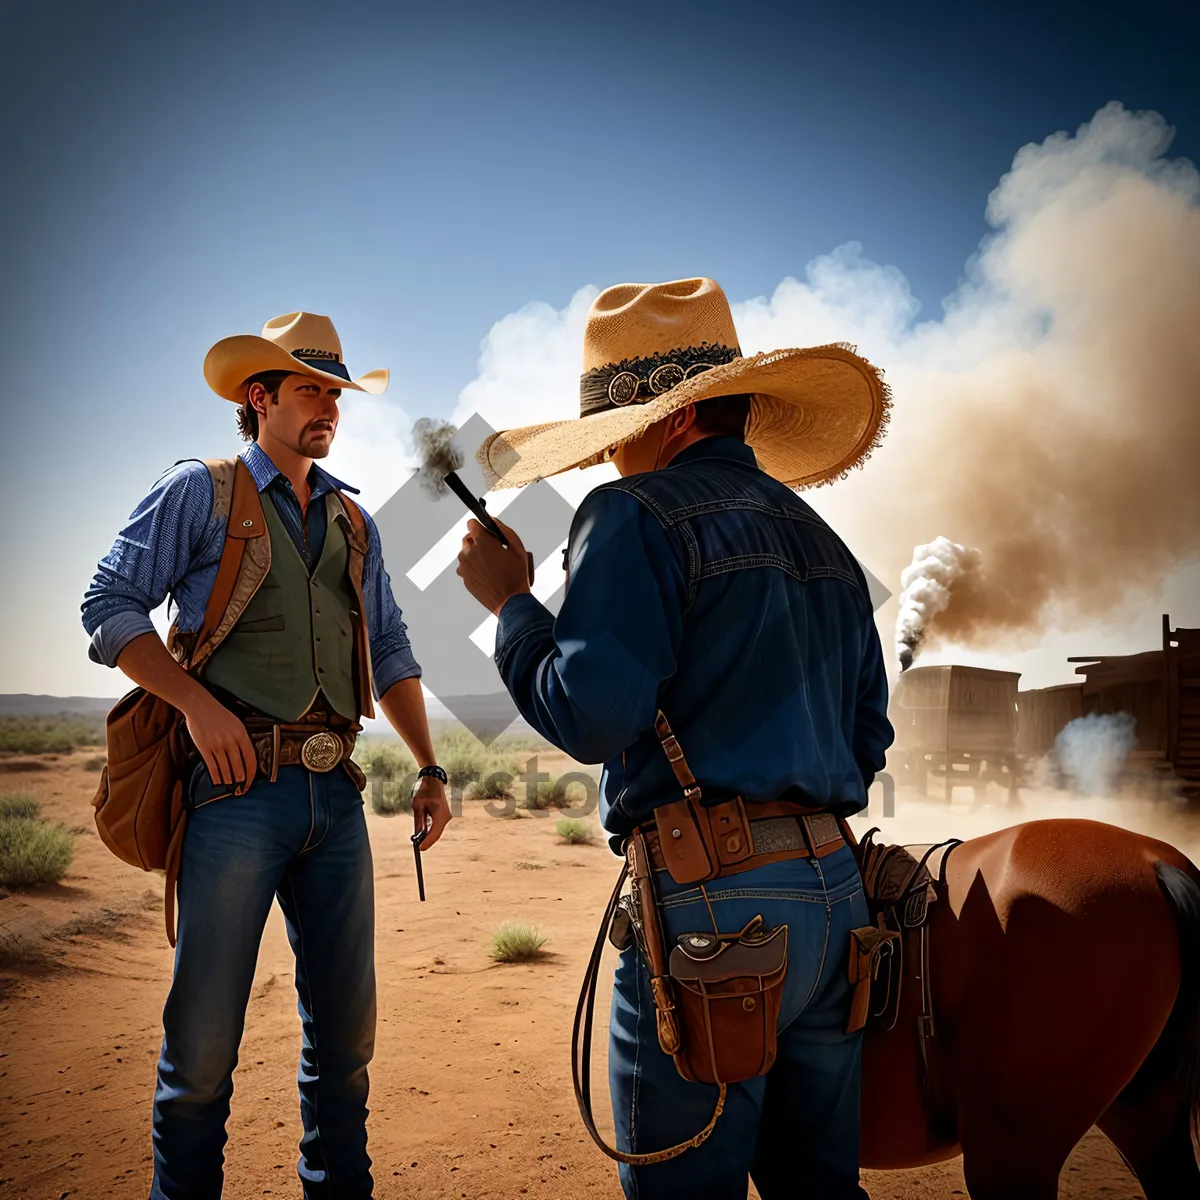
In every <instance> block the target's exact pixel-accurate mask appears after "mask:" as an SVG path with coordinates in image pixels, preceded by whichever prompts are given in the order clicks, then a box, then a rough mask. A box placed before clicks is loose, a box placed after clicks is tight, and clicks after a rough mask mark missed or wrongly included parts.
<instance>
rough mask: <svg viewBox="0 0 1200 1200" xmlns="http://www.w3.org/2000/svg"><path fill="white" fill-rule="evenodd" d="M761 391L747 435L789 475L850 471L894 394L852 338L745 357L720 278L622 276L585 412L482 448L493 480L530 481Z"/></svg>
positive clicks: (590, 462) (594, 350) (599, 301)
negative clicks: (695, 407)
mask: <svg viewBox="0 0 1200 1200" xmlns="http://www.w3.org/2000/svg"><path fill="white" fill-rule="evenodd" d="M746 392H748V393H751V394H752V397H753V398H752V400H751V403H750V415H749V418H748V419H747V422H746V443H747V444H748V445H749V446H750V447H751V448H752V449H753V450H754V455H755V458H756V459H757V460H758V465H759V466H760V467H761V468H762V469H763V470H764V471H766V472H767V473H768V474H770V475H772V476H774V477H775V478H776V479H778V480H780V481H781V482H783V483H785V484H787V485H788V486H789V487H793V488H801V487H812V486H815V485H817V484H821V483H829V482H832V481H833V480H835V479H839V478H843V477H844V476H845V475H846V473H847V471H848V470H849V469H850V468H851V467H853V466H857V465H860V464H861V463H862V462H863V461H864V460H865V459H866V458H867V456H868V455H869V454H870V453H871V451H872V450H874V449H875V447H876V446H877V445H878V444H879V442H880V441H881V440H882V437H883V431H884V428H885V426H886V425H887V421H888V415H889V409H890V405H891V399H890V395H889V392H888V388H887V385H886V384H885V383H884V382H883V379H882V377H881V375H880V373H879V371H877V370H876V369H875V367H873V366H872V365H871V364H870V363H869V362H867V360H866V359H864V358H860V357H859V356H858V355H857V354H856V353H855V352H854V347H853V346H848V345H845V344H842V343H839V344H836V345H830V346H814V347H809V348H808V349H792V350H772V351H770V352H769V353H766V354H755V355H752V356H750V357H748V358H744V357H742V352H741V350H740V349H739V345H738V336H737V331H736V330H735V329H734V327H733V316H732V314H731V313H730V311H729V301H728V300H727V299H726V298H725V293H724V292H723V291H722V290H721V288H720V286H719V285H718V284H716V283H715V282H714V281H713V280H711V279H678V280H675V281H673V282H671V283H654V284H645V283H622V284H618V285H617V286H616V287H610V288H608V289H607V290H606V291H603V292H601V293H600V295H599V296H597V297H596V300H595V302H594V303H593V304H592V307H591V311H590V312H589V313H588V319H587V327H586V329H585V330H584V335H583V376H582V378H581V379H580V383H579V416H578V417H574V418H571V419H570V420H566V421H552V422H549V423H547V424H541V425H525V426H522V427H521V428H519V429H506V430H501V431H500V432H497V433H494V434H491V435H490V436H489V437H488V438H487V439H486V441H484V443H483V445H482V446H481V447H480V448H479V450H478V452H477V454H476V457H477V458H478V460H479V463H480V466H482V468H483V472H484V477H485V479H486V480H487V482H488V484H489V487H496V488H511V487H521V486H522V485H524V484H527V483H532V482H533V481H534V480H536V479H539V478H544V477H546V476H550V475H557V474H559V473H560V472H562V471H567V470H570V469H571V468H572V467H580V468H582V467H590V466H594V465H595V464H597V463H600V462H604V461H605V460H606V459H607V457H608V454H609V451H611V450H613V449H614V448H615V447H617V446H619V445H620V444H621V443H623V442H627V441H629V440H630V439H631V438H634V437H636V436H637V435H638V434H640V433H642V432H643V431H644V430H646V429H647V428H649V427H650V426H651V425H653V424H654V423H655V422H656V421H659V420H661V419H662V418H663V417H665V416H666V415H667V414H668V413H671V412H674V411H675V410H676V409H677V408H682V407H683V406H684V405H687V404H694V403H696V401H698V400H706V399H708V398H710V397H713V396H728V395H737V394H740V393H746Z"/></svg>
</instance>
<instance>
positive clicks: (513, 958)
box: [492, 921, 546, 962]
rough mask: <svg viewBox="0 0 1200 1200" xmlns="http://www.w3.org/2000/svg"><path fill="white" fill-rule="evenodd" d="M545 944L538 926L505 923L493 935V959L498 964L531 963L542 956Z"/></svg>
mask: <svg viewBox="0 0 1200 1200" xmlns="http://www.w3.org/2000/svg"><path fill="white" fill-rule="evenodd" d="M545 944H546V939H545V938H544V937H543V936H542V934H541V932H540V930H538V928H537V926H535V925H525V924H523V923H522V922H520V921H505V922H504V924H503V925H501V926H500V928H499V929H498V930H496V932H495V933H494V934H492V957H493V958H494V959H495V960H496V961H497V962H531V961H532V960H533V959H535V958H539V957H540V956H541V954H542V947H543V946H544V945H545Z"/></svg>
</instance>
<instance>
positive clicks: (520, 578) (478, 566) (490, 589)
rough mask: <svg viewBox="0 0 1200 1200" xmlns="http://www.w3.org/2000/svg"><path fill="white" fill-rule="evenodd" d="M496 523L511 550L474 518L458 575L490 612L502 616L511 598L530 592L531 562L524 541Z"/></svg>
mask: <svg viewBox="0 0 1200 1200" xmlns="http://www.w3.org/2000/svg"><path fill="white" fill-rule="evenodd" d="M496 524H497V525H499V526H500V528H501V530H503V532H504V536H505V537H506V538H507V539H508V549H507V550H505V549H504V547H503V546H501V545H500V543H499V542H498V541H497V540H496V539H495V538H494V537H492V535H491V534H490V533H488V531H487V530H486V529H484V527H483V526H482V525H481V524H480V523H479V522H478V521H476V520H475V519H474V517H472V518H471V520H469V521H468V522H467V533H466V536H465V537H464V538H463V540H462V549H461V550H460V551H459V552H458V574H459V575H461V576H462V580H463V583H465V584H466V585H467V591H468V592H470V593H471V595H472V596H474V597H475V599H476V600H478V601H479V603H480V604H482V605H483V606H484V608H486V609H488V611H489V612H493V613H495V614H496V615H497V616H499V614H500V609H501V608H502V607H503V606H504V602H505V601H506V600H507V599H508V598H509V597H510V596H515V595H517V594H518V593H519V592H527V591H529V590H530V589H529V559H528V557H527V555H526V553H525V547H524V546H523V545H522V543H521V539H520V538H519V537H517V535H516V534H515V533H513V531H512V530H511V529H509V527H508V526H507V525H505V524H504V523H503V522H502V521H497V522H496Z"/></svg>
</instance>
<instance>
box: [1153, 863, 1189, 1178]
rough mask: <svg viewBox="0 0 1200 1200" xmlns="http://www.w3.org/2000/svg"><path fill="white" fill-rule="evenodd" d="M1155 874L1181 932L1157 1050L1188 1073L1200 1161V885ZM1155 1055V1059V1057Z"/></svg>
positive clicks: (1162, 866) (1176, 872) (1164, 868)
mask: <svg viewBox="0 0 1200 1200" xmlns="http://www.w3.org/2000/svg"><path fill="white" fill-rule="evenodd" d="M1154 873H1155V874H1156V875H1157V876H1158V885H1159V887H1160V888H1162V890H1163V894H1164V895H1165V896H1166V899H1167V903H1168V905H1169V906H1170V908H1171V914H1172V916H1174V918H1175V927H1176V929H1177V930H1178V932H1179V972H1180V978H1179V992H1178V994H1177V996H1176V997H1175V1004H1174V1006H1173V1008H1172V1009H1171V1015H1170V1017H1169V1018H1168V1020H1167V1025H1166V1028H1165V1029H1164V1030H1163V1034H1162V1036H1161V1037H1160V1038H1159V1041H1158V1046H1156V1047H1155V1050H1157V1049H1158V1047H1159V1046H1161V1047H1163V1048H1164V1049H1166V1050H1167V1051H1168V1053H1169V1054H1171V1056H1172V1057H1174V1060H1175V1063H1176V1064H1177V1068H1182V1070H1183V1071H1184V1072H1185V1093H1184V1094H1185V1096H1186V1103H1187V1111H1188V1118H1189V1119H1188V1125H1189V1129H1190V1132H1191V1138H1192V1148H1193V1151H1194V1152H1195V1154H1196V1157H1197V1161H1200V882H1197V879H1196V878H1194V877H1193V876H1192V875H1189V874H1188V873H1187V872H1186V871H1181V870H1180V869H1179V868H1178V867H1173V866H1171V865H1170V864H1169V863H1164V862H1156V863H1155V864H1154ZM1153 1056H1154V1055H1153V1052H1152V1057H1153Z"/></svg>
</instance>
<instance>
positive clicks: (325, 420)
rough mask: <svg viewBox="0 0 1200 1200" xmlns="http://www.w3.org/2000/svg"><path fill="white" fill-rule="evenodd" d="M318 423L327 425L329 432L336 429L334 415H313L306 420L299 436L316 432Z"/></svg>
mask: <svg viewBox="0 0 1200 1200" xmlns="http://www.w3.org/2000/svg"><path fill="white" fill-rule="evenodd" d="M318 425H321V426H328V427H329V432H330V433H333V432H334V431H335V430H336V429H337V419H336V418H334V417H314V418H313V419H312V420H311V421H309V422H308V424H307V425H305V426H304V429H303V431H302V433H301V436H304V435H305V434H309V433H313V432H316V431H317V426H318Z"/></svg>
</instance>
